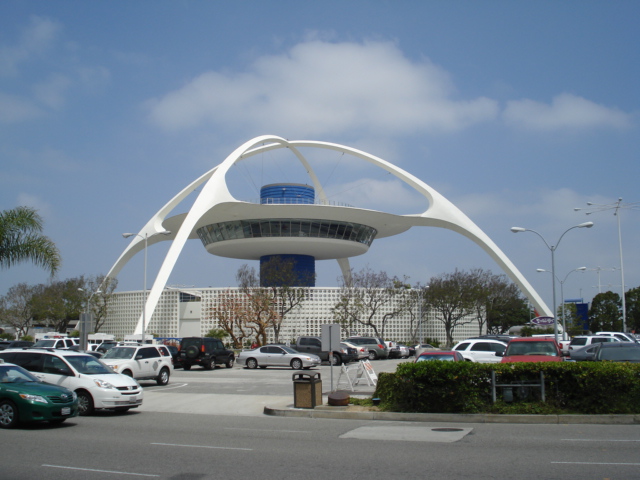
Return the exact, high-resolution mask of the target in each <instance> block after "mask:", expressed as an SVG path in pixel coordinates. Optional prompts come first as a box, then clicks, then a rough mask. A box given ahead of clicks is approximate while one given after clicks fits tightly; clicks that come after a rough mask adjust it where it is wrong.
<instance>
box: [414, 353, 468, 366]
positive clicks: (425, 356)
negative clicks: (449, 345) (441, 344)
mask: <svg viewBox="0 0 640 480" xmlns="http://www.w3.org/2000/svg"><path fill="white" fill-rule="evenodd" d="M429 360H439V361H441V362H464V357H463V356H462V354H461V353H460V352H456V351H453V350H452V351H449V352H440V351H435V352H422V353H421V354H420V355H418V356H417V357H416V360H415V362H416V363H417V362H426V361H429Z"/></svg>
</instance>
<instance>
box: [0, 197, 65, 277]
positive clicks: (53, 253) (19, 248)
mask: <svg viewBox="0 0 640 480" xmlns="http://www.w3.org/2000/svg"><path fill="white" fill-rule="evenodd" d="M42 230H43V222H42V218H41V217H40V215H38V213H37V212H36V210H35V209H33V208H30V207H17V208H14V209H11V210H4V211H1V212H0V268H11V267H12V266H14V265H15V264H17V263H21V262H25V261H31V262H33V263H35V264H36V265H37V266H39V267H42V268H44V269H46V270H49V273H50V274H51V276H53V275H55V274H56V272H57V271H58V269H59V267H60V263H61V259H60V252H59V251H58V248H57V247H56V245H55V244H54V243H53V241H51V240H50V239H49V238H48V237H46V236H44V235H42Z"/></svg>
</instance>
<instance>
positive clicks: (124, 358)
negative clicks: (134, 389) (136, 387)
mask: <svg viewBox="0 0 640 480" xmlns="http://www.w3.org/2000/svg"><path fill="white" fill-rule="evenodd" d="M102 361H103V362H104V363H105V364H106V365H109V366H110V367H111V368H113V370H114V371H116V372H118V373H122V374H123V375H127V376H129V377H133V378H135V379H136V380H138V381H140V380H155V381H156V383H157V384H158V385H166V384H167V383H169V377H170V376H171V373H172V372H173V359H172V358H171V353H169V350H168V349H167V347H166V346H164V345H121V346H120V345H119V346H117V347H113V348H112V349H110V350H109V351H108V352H107V353H106V354H105V355H104V357H102Z"/></svg>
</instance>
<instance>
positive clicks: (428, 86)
mask: <svg viewBox="0 0 640 480" xmlns="http://www.w3.org/2000/svg"><path fill="white" fill-rule="evenodd" d="M454 90H455V89H454V86H453V84H452V82H451V80H450V78H449V76H448V74H447V73H446V72H445V71H444V70H443V69H442V68H440V67H438V66H436V65H433V64H432V63H430V62H429V61H428V60H423V61H421V62H412V61H410V60H409V59H407V58H406V57H404V56H403V54H402V52H401V51H400V50H399V49H398V48H397V47H396V45H394V44H392V43H389V42H366V43H362V44H360V43H328V42H322V41H317V40H316V41H308V42H304V43H300V44H298V45H296V46H294V47H293V48H292V49H291V50H289V51H288V52H287V53H286V54H283V55H273V56H265V57H261V58H259V59H258V60H256V61H255V62H254V63H253V64H252V65H251V66H250V68H249V69H248V70H247V71H246V72H240V73H238V72H232V73H228V72H206V73H203V74H202V75H200V76H199V77H197V78H195V79H194V80H193V81H191V82H189V83H188V84H187V85H185V86H184V87H182V88H181V89H179V90H177V91H174V92H171V93H169V94H167V95H165V96H164V97H162V98H160V99H154V100H152V101H150V102H149V108H150V118H151V119H152V121H153V122H155V123H156V124H158V125H159V126H161V127H162V128H164V129H167V130H179V129H187V128H194V127H198V126H201V125H203V124H208V123H212V124H217V125H231V126H234V125H235V126H242V127H251V128H254V129H256V130H258V131H272V132H278V133H280V132H286V135H288V136H305V135H331V134H337V133H341V132H344V131H345V130H353V131H359V132H367V133H383V132H386V133H389V134H407V133H413V132H425V131H455V130H459V129H461V128H464V127H466V126H468V125H471V124H474V123H478V122H482V121H487V120H491V119H493V118H495V117H496V115H497V113H498V107H497V103H496V102H495V101H494V100H491V99H488V98H477V99H471V100H456V99H454V95H453V94H454Z"/></svg>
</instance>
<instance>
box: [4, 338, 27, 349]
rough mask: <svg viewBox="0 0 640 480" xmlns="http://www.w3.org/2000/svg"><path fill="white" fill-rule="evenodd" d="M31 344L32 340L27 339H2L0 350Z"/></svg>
mask: <svg viewBox="0 0 640 480" xmlns="http://www.w3.org/2000/svg"><path fill="white" fill-rule="evenodd" d="M31 346H33V342H29V341H27V340H2V341H0V350H6V349H7V348H24V347H31Z"/></svg>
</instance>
